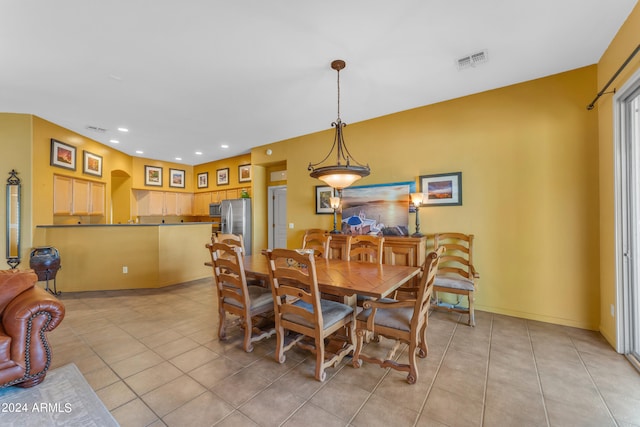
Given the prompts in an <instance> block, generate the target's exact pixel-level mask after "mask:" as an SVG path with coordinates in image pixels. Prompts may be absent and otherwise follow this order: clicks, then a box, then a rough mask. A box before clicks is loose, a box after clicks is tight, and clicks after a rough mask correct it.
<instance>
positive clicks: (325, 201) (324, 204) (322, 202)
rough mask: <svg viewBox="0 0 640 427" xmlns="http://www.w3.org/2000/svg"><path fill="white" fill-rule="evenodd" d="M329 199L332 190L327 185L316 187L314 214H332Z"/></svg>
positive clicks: (331, 195)
mask: <svg viewBox="0 0 640 427" xmlns="http://www.w3.org/2000/svg"><path fill="white" fill-rule="evenodd" d="M331 197H333V188H331V187H329V186H328V185H327V186H325V185H316V214H332V213H333V209H331V200H330V199H331Z"/></svg>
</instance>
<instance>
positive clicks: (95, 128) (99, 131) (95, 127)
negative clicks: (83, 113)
mask: <svg viewBox="0 0 640 427" xmlns="http://www.w3.org/2000/svg"><path fill="white" fill-rule="evenodd" d="M87 129H89V130H92V131H94V132H98V133H105V132H106V131H107V130H106V129H104V128H99V127H98V126H87Z"/></svg>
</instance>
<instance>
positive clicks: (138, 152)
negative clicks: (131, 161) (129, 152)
mask: <svg viewBox="0 0 640 427" xmlns="http://www.w3.org/2000/svg"><path fill="white" fill-rule="evenodd" d="M136 154H144V151H142V150H136Z"/></svg>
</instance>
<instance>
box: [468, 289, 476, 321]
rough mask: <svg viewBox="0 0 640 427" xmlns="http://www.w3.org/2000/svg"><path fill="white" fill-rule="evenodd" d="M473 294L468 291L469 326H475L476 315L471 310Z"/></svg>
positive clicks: (473, 300)
mask: <svg viewBox="0 0 640 427" xmlns="http://www.w3.org/2000/svg"><path fill="white" fill-rule="evenodd" d="M475 299H476V297H475V295H474V293H473V291H471V292H469V326H476V316H475V312H474V310H473V303H474V302H475Z"/></svg>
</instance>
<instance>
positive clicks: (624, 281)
mask: <svg viewBox="0 0 640 427" xmlns="http://www.w3.org/2000/svg"><path fill="white" fill-rule="evenodd" d="M614 100H615V104H614V105H615V129H616V135H615V144H616V213H617V214H616V217H617V222H618V224H616V237H617V239H616V240H617V243H616V246H617V256H616V259H617V288H618V289H617V290H618V295H617V304H618V320H617V341H618V348H617V350H618V352H620V353H623V354H625V355H626V356H627V358H629V360H630V361H631V362H632V363H633V364H634V365H635V366H636V368H638V369H640V235H639V233H640V71H638V72H636V74H635V75H634V76H633V77H632V78H631V79H630V80H629V81H628V82H627V83H626V84H625V85H624V87H623V88H622V89H621V90H620V91H619V92H618V94H616V96H615V98H614ZM612 314H613V313H612Z"/></svg>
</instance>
